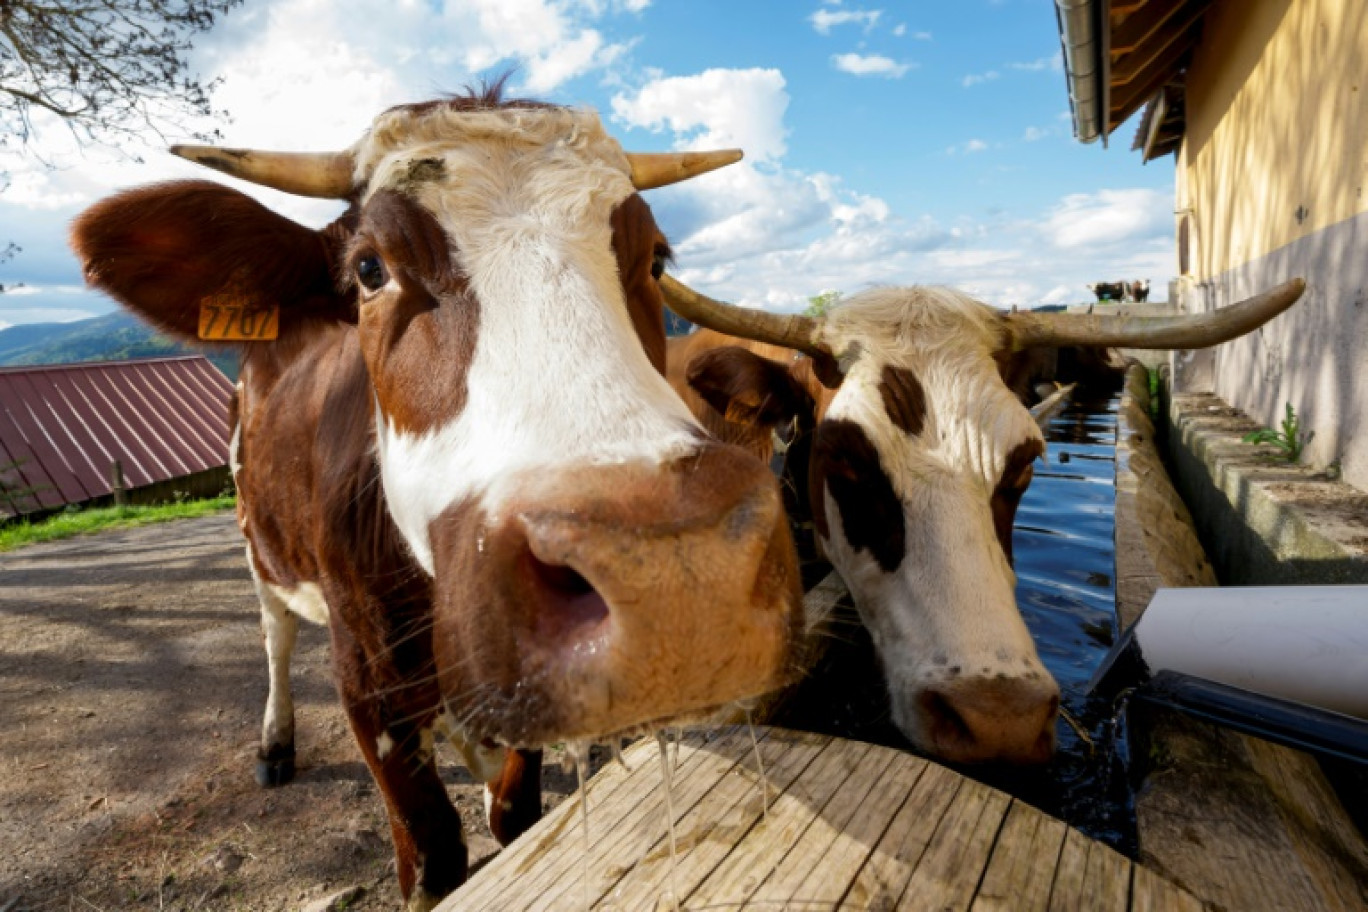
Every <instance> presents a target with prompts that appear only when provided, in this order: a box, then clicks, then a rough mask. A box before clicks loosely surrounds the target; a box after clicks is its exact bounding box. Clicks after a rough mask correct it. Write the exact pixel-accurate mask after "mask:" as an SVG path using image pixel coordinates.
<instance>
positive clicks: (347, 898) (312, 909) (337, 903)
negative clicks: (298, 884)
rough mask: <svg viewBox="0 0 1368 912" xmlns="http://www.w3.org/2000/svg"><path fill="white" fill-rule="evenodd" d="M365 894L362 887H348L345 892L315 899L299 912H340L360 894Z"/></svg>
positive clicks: (340, 891)
mask: <svg viewBox="0 0 1368 912" xmlns="http://www.w3.org/2000/svg"><path fill="white" fill-rule="evenodd" d="M365 892H366V888H365V887H362V886H355V887H348V888H347V889H345V890H338V891H337V892H336V893H333V894H330V895H328V896H325V897H323V898H322V899H315V900H314V901H313V902H311V903H309V904H308V905H307V906H304V907H302V908H301V909H300V910H299V912H341V910H342V909H345V908H346V907H347V906H348V905H349V904H351V903H353V902H355V901H356V900H358V899H360V898H361V894H363V893H365Z"/></svg>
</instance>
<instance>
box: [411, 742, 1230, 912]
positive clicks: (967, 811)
mask: <svg viewBox="0 0 1368 912" xmlns="http://www.w3.org/2000/svg"><path fill="white" fill-rule="evenodd" d="M752 731H753V736H752ZM752 737H754V740H752ZM756 755H758V756H759V758H760V767H762V768H763V770H764V773H763V777H762V776H761V774H759V773H757V764H756V759H755V758H756ZM665 762H669V764H670V767H671V779H672V786H671V788H670V790H669V795H670V799H671V800H670V801H669V802H668V803H667V801H666V800H665V791H666V790H665V788H664V785H663V782H664V775H663V772H662V767H663V764H664V763H665ZM762 782H763V784H764V797H763V800H762V796H761V787H762ZM586 793H587V794H586V799H587V817H588V826H587V836H586V835H585V829H584V826H585V825H584V815H585V808H586V801H582V800H581V798H579V797H574V798H571V799H570V800H567V801H565V802H564V803H562V804H561V805H560V806H558V807H557V808H556V809H555V810H553V811H552V812H551V813H550V814H548V815H547V817H546V818H545V819H543V820H542V821H541V822H540V823H539V824H537V826H536V827H534V828H533V829H532V830H531V831H529V832H528V833H527V834H525V835H524V836H523V837H522V838H520V839H519V840H517V841H516V842H514V843H513V844H512V845H511V846H509V847H508V848H507V849H505V850H504V851H503V852H502V853H501V854H500V855H498V856H496V857H495V858H494V859H493V860H492V861H491V862H490V863H489V864H488V865H487V866H486V867H485V868H484V869H483V870H482V871H480V872H479V873H478V874H477V875H476V876H475V877H474V878H472V879H471V880H470V881H469V882H468V883H467V884H466V885H465V886H464V887H462V888H461V889H460V890H458V891H457V892H456V893H454V894H452V895H451V896H450V897H448V898H447V899H446V900H445V901H444V902H443V903H441V904H440V905H439V906H438V907H437V908H438V910H439V912H455V910H462V909H464V910H469V909H499V910H501V912H533V910H562V909H565V910H588V909H599V910H613V912H627V910H643V909H656V908H659V909H670V908H673V905H674V903H673V901H674V900H677V901H678V904H679V908H680V909H695V910H698V909H703V908H708V909H752V910H757V912H758V910H768V912H776V910H784V909H787V910H790V912H807V910H822V909H841V910H846V909H851V910H854V909H878V910H891V909H904V908H905V909H927V908H937V909H940V908H946V909H949V908H954V909H966V910H971V912H994V910H1003V912H1006V910H1012V912H1030V910H1049V909H1063V910H1070V909H1083V908H1086V909H1099V910H1117V912H1123V910H1183V912H1197V910H1200V909H1202V908H1203V907H1202V904H1201V903H1200V902H1199V901H1198V900H1196V899H1195V898H1194V897H1192V896H1191V895H1190V894H1188V893H1186V892H1185V891H1183V890H1182V889H1181V888H1179V887H1177V886H1175V885H1174V884H1172V883H1170V882H1168V881H1166V880H1164V879H1163V878H1162V877H1160V876H1158V875H1157V874H1155V873H1153V872H1152V871H1147V870H1145V869H1143V868H1141V867H1139V866H1138V865H1135V864H1134V863H1133V862H1131V861H1130V860H1129V859H1127V858H1125V857H1124V856H1122V855H1120V854H1119V853H1117V852H1116V851H1114V850H1113V849H1111V848H1109V847H1107V846H1105V845H1103V844H1101V843H1099V842H1095V841H1093V840H1092V839H1090V838H1088V837H1087V836H1085V835H1083V834H1082V833H1080V832H1078V831H1077V830H1073V829H1071V828H1070V827H1068V826H1067V825H1066V824H1065V823H1064V822H1062V821H1060V820H1056V819H1054V818H1052V817H1050V816H1048V815H1046V814H1044V813H1042V812H1040V811H1038V810H1036V809H1034V808H1032V807H1030V806H1029V805H1026V804H1024V803H1022V802H1020V801H1017V800H1015V799H1013V798H1012V797H1010V796H1009V795H1007V794H1005V793H1003V792H1000V791H997V790H996V789H993V788H990V787H988V786H986V785H983V784H981V783H978V782H975V781H974V780H972V779H968V778H966V777H964V776H962V775H960V774H958V773H955V772H953V771H951V770H949V769H947V768H945V767H943V766H940V765H939V764H936V763H933V762H930V761H928V760H925V759H922V758H920V757H916V756H913V755H910V754H906V753H903V752H901V751H897V750H893V749H890V748H885V747H880V746H877V745H871V744H866V743H863V742H857V741H846V740H843V739H840V738H833V737H829V736H826V735H815V734H808V733H803V732H793V731H787V730H784V729H779V728H768V727H756V728H755V729H753V730H752V729H750V728H749V727H747V726H724V727H719V728H714V729H695V730H690V731H688V732H687V733H686V734H685V736H684V737H683V738H682V740H681V741H680V743H679V745H678V752H677V754H676V757H675V758H671V760H669V761H663V760H662V757H661V754H660V751H659V749H658V747H657V745H656V744H653V743H651V742H650V741H646V740H643V741H641V742H638V743H637V744H635V745H633V746H632V747H631V748H629V749H628V750H627V751H626V753H625V765H623V766H619V765H611V766H609V767H606V768H605V769H603V770H602V771H600V772H599V773H598V774H597V775H596V776H594V777H593V778H592V779H591V780H590V782H589V784H588V787H587V789H586ZM667 807H672V808H673V821H674V834H673V835H674V842H675V845H676V847H677V855H676V859H675V861H674V862H673V863H672V862H671V852H670V836H669V833H668V832H667V829H666V816H667V810H666V809H667Z"/></svg>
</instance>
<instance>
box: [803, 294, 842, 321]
mask: <svg viewBox="0 0 1368 912" xmlns="http://www.w3.org/2000/svg"><path fill="white" fill-rule="evenodd" d="M840 303H841V293H840V292H839V291H824V292H822V293H821V294H816V295H813V296H812V297H810V298H808V306H807V310H805V311H803V313H804V314H806V315H807V316H809V317H824V316H826V313H827V311H829V310H831V308H833V307H835V306H836V305H837V304H840Z"/></svg>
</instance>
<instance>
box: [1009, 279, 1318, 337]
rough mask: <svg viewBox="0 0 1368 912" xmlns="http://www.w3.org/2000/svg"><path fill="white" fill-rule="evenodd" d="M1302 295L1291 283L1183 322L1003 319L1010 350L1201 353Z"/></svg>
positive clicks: (1027, 315)
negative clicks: (1180, 350) (1185, 350)
mask: <svg viewBox="0 0 1368 912" xmlns="http://www.w3.org/2000/svg"><path fill="white" fill-rule="evenodd" d="M1305 289H1306V281H1305V280H1304V279H1292V280H1291V281H1288V282H1284V283H1283V284H1281V285H1279V286H1278V287H1276V288H1274V289H1271V290H1270V291H1265V292H1264V293H1263V294H1261V295H1256V296H1255V297H1252V298H1249V299H1248V300H1245V301H1241V302H1240V303H1238V304H1232V305H1230V306H1229V307H1222V308H1220V309H1219V310H1214V311H1212V312H1211V313H1203V314H1189V315H1187V316H1182V317H1129V316H1121V315H1112V316H1101V315H1098V314H1064V313H1048V314H1038V313H1031V312H1029V311H1022V312H1018V313H1014V314H1008V315H1007V316H1006V317H1005V319H1006V321H1007V326H1008V328H1009V329H1010V331H1011V333H1012V344H1013V347H1014V348H1016V349H1017V350H1018V351H1020V350H1022V349H1026V348H1035V347H1050V346H1055V347H1058V346H1061V345H1100V346H1107V347H1115V348H1206V347H1208V346H1211V345H1219V344H1220V343H1222V342H1226V341H1228V340H1230V339H1234V338H1235V337H1237V336H1242V335H1244V334H1245V333H1247V332H1250V331H1252V330H1255V329H1258V328H1259V327H1260V326H1262V325H1264V324H1265V323H1267V322H1268V321H1269V320H1271V319H1273V318H1274V317H1276V316H1277V315H1278V314H1280V313H1282V312H1283V311H1284V310H1287V308H1289V307H1291V306H1292V305H1293V304H1294V303H1295V302H1296V300H1297V299H1298V298H1300V297H1301V294H1302V291H1304V290H1305Z"/></svg>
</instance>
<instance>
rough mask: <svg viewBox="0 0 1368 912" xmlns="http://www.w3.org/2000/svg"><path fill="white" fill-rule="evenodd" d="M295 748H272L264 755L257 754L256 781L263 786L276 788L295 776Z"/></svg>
mask: <svg viewBox="0 0 1368 912" xmlns="http://www.w3.org/2000/svg"><path fill="white" fill-rule="evenodd" d="M294 774H295V758H294V751H293V750H283V749H280V748H272V749H271V750H270V751H268V752H267V753H266V754H265V755H264V756H263V755H258V756H257V763H256V781H257V785H259V786H261V787H262V788H276V787H277V786H281V785H284V784H285V783H287V782H289V781H290V780H291V779H293V778H294Z"/></svg>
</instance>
